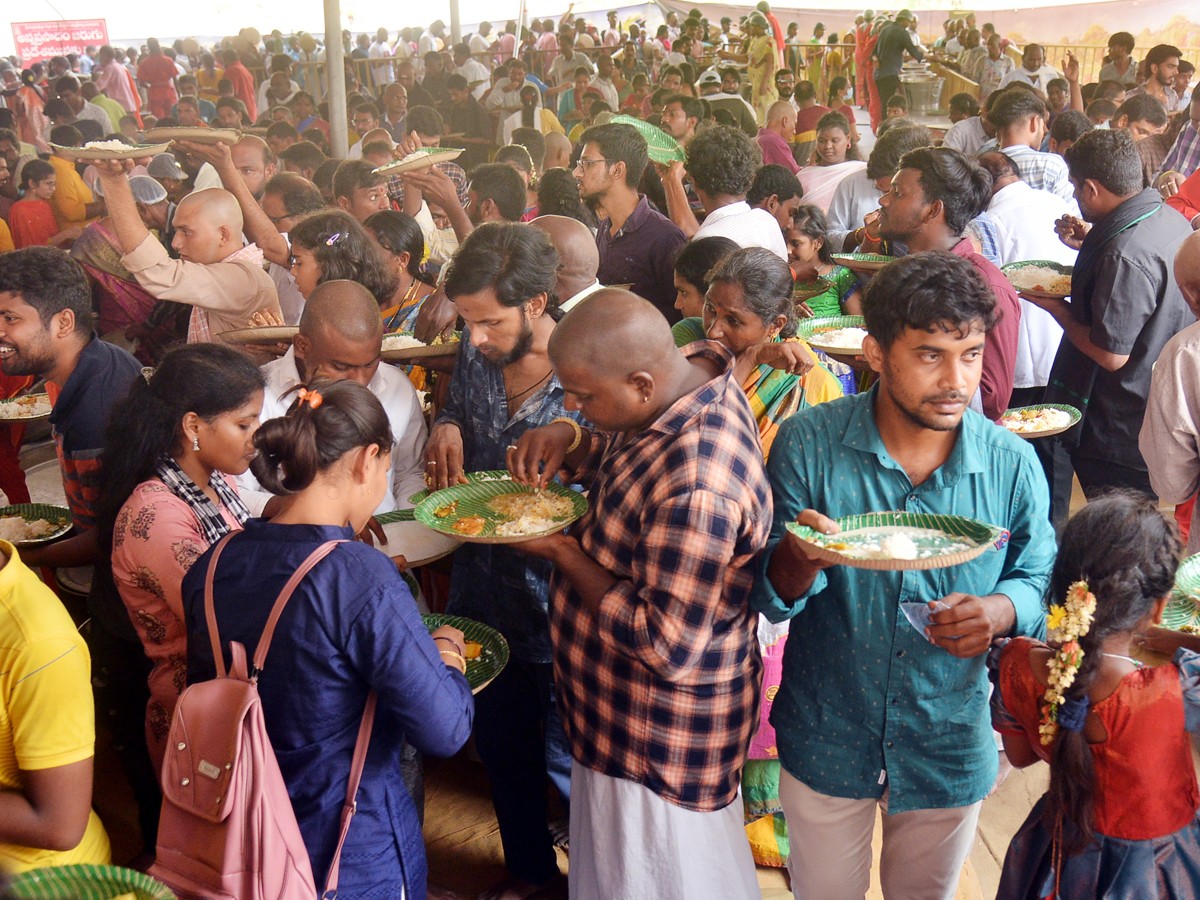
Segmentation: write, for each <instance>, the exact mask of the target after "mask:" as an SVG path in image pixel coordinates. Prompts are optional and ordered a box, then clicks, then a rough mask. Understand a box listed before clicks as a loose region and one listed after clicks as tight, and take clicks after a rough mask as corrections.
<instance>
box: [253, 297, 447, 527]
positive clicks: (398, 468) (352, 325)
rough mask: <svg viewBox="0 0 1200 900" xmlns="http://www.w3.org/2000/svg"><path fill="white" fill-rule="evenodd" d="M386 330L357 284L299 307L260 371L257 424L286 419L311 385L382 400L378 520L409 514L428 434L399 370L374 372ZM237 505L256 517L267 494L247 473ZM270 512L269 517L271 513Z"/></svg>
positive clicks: (420, 487) (421, 484)
mask: <svg viewBox="0 0 1200 900" xmlns="http://www.w3.org/2000/svg"><path fill="white" fill-rule="evenodd" d="M382 341H383V323H382V321H381V320H380V318H379V304H378V303H377V302H376V301H375V298H374V297H373V296H371V293H370V291H368V290H367V289H366V288H365V287H363V286H362V285H361V284H358V283H357V282H354V281H326V282H325V283H324V284H320V285H318V286H317V288H316V290H314V291H313V292H312V294H311V295H310V296H309V298H308V302H307V303H306V304H305V305H304V312H303V313H302V314H301V316H300V331H299V333H298V334H297V335H296V337H295V339H294V340H293V342H292V346H291V348H290V349H289V350H288V352H287V353H285V354H284V355H283V356H281V357H280V358H279V359H276V360H273V361H271V362H269V363H267V364H266V365H264V366H263V367H262V371H263V376H264V377H265V378H266V382H267V384H266V389H265V391H264V394H263V407H262V416H261V417H260V421H262V422H266V421H267V420H268V419H276V418H278V417H280V416H282V415H284V414H285V413H287V410H288V407H289V406H291V404H292V402H293V401H294V400H295V399H296V395H295V394H294V393H293V391H294V389H295V388H296V387H297V386H298V385H304V384H308V383H309V382H311V381H313V380H314V379H316V378H323V379H332V380H334V381H340V380H342V379H344V378H348V379H350V380H351V381H357V382H358V383H359V384H361V385H363V386H364V387H366V388H367V389H368V390H369V391H370V392H371V393H372V394H374V395H375V396H376V397H378V398H379V402H380V403H382V404H383V409H384V412H386V413H387V417H388V424H389V425H391V428H392V437H393V439H394V440H395V444H393V445H392V467H391V469H390V470H389V471H388V490H387V493H386V494H384V496H383V500H382V501H381V502H380V504H379V507H378V508H377V509H376V510H375V512H376V514H380V513H385V512H391V511H392V510H394V509H408V508H410V507H411V506H412V504H411V503H409V502H408V498H409V497H411V496H412V495H413V494H415V493H416V492H417V491H420V490H424V489H425V477H424V476H425V460H424V455H423V454H424V453H425V442H426V440H427V439H428V437H429V431H428V429H427V428H426V426H425V417H424V415H423V414H422V412H421V403H420V400H419V399H418V398H417V392H416V390H415V389H414V388H413V386H412V382H411V381H409V380H408V376H406V375H405V374H404V373H403V372H402V371H401V370H400V369H397V368H396V367H394V366H388V365H380V364H379V351H380V345H381V343H382ZM238 487H239V490H240V492H241V495H242V499H243V500H245V501H246V505H247V507H249V509H250V511H251V512H252V513H254V515H261V514H262V513H263V511H264V508H265V507H266V504H267V502H268V501H269V500H270V499H271V496H272V495H270V494H268V493H266V492H265V491H263V489H262V488H261V487H259V484H258V482H257V481H256V480H255V478H254V476H253V475H252V474H251V473H250V472H249V471H247V472H246V474H245V475H242V476H240V477H239V478H238ZM272 511H273V510H272Z"/></svg>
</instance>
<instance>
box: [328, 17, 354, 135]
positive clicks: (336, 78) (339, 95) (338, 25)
mask: <svg viewBox="0 0 1200 900" xmlns="http://www.w3.org/2000/svg"><path fill="white" fill-rule="evenodd" d="M325 70H326V74H327V75H328V76H329V92H328V93H327V94H326V95H325V99H326V101H327V102H328V103H329V149H330V150H331V151H332V153H333V155H334V157H336V158H337V159H345V158H346V154H347V153H348V152H350V127H349V122H348V120H347V119H346V49H345V47H343V46H342V8H341V2H340V0H325Z"/></svg>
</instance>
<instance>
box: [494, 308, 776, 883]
mask: <svg viewBox="0 0 1200 900" xmlns="http://www.w3.org/2000/svg"><path fill="white" fill-rule="evenodd" d="M692 347H693V348H694V349H692V350H691V352H690V354H689V355H688V356H684V355H683V354H682V353H680V352H678V351H676V350H675V345H674V339H673V338H672V336H671V329H670V327H669V326H668V325H667V323H666V321H665V320H664V319H663V318H662V316H661V315H659V313H658V312H657V311H656V310H655V309H654V307H653V306H651V305H650V304H649V303H648V302H647V301H645V300H643V299H641V298H640V297H637V296H635V295H633V294H630V293H629V292H627V291H621V290H615V289H606V290H603V291H599V292H597V293H596V294H594V295H593V296H592V297H591V298H590V299H589V300H588V301H587V302H586V303H584V304H582V305H581V306H579V307H576V308H575V309H574V310H573V311H572V312H570V313H568V314H567V315H566V317H565V318H564V319H563V320H562V323H561V324H560V325H559V326H558V328H557V329H555V332H554V334H553V335H552V336H551V338H550V344H549V350H550V359H551V361H552V362H553V364H554V370H555V372H557V373H558V377H559V379H560V380H561V382H562V386H563V389H564V390H565V391H566V398H567V403H568V405H569V406H570V407H571V408H573V409H577V410H579V412H580V413H582V415H583V416H584V418H586V419H587V420H588V421H589V422H591V423H593V424H594V425H595V427H596V429H598V430H596V431H588V432H586V433H584V432H582V431H581V430H580V428H579V427H578V426H576V425H574V424H571V423H561V422H554V423H552V424H551V425H549V426H548V427H546V428H540V429H537V430H535V431H531V432H529V433H527V434H526V435H524V437H522V438H521V440H520V442H519V443H518V445H517V447H516V448H515V449H514V450H513V452H512V458H511V459H510V462H509V468H510V470H511V471H512V474H513V477H514V478H516V479H517V480H519V481H523V482H525V483H533V484H538V485H540V484H541V483H542V482H544V480H545V479H546V478H547V477H549V476H550V475H552V474H553V473H554V472H557V471H558V470H559V468H560V467H561V466H562V465H563V464H564V462H565V463H566V466H567V468H568V470H569V471H570V472H571V473H572V474H571V480H573V481H578V482H579V483H581V484H583V485H585V486H587V487H588V488H589V490H590V493H589V502H590V509H589V510H588V512H587V514H586V515H585V516H584V518H583V519H582V520H581V522H580V524H579V527H578V529H577V530H576V531H575V532H574V533H573V534H571V535H569V536H568V535H566V534H563V533H561V532H560V533H559V534H556V535H553V536H550V537H545V538H540V539H536V540H534V541H530V542H527V543H522V544H519V545H517V549H519V550H522V551H524V552H527V553H530V554H532V555H534V556H538V557H542V558H545V559H548V560H550V561H552V562H553V563H554V578H553V582H552V585H553V591H554V593H553V598H552V602H551V608H550V615H551V628H552V634H553V638H554V671H555V678H556V680H557V683H558V685H559V687H560V704H561V707H562V711H563V718H564V725H565V726H566V729H567V737H568V739H569V740H570V743H571V753H572V756H573V757H574V762H573V764H572V766H571V779H572V782H571V872H570V882H571V897H572V898H576V900H610V898H615V897H721V898H725V900H743V898H745V900H749V898H758V897H760V896H761V891H760V890H759V887H758V882H757V878H756V876H755V870H754V863H753V860H752V859H751V856H750V848H749V845H748V844H747V843H746V839H745V834H744V832H743V826H742V822H743V814H742V805H741V803H740V802H737V798H738V782H739V779H740V773H741V769H742V765H743V763H744V762H745V759H746V752H747V750H748V748H749V742H750V736H751V732H752V731H753V729H754V720H755V718H756V711H757V708H758V699H757V697H758V690H759V684H760V680H761V676H762V664H761V661H760V658H759V655H758V644H757V640H756V636H755V635H756V617H755V616H754V615H753V613H751V612H750V609H749V607H748V605H747V603H746V600H747V595H748V594H749V592H750V587H751V582H752V574H751V561H752V560H753V558H754V556H755V554H756V553H758V551H759V550H760V549H761V548H762V547H763V544H764V543H765V541H766V534H767V527H768V520H769V516H770V509H771V500H770V496H769V495H768V492H767V483H766V477H765V474H764V472H763V463H762V449H761V446H760V444H759V441H758V428H757V426H756V425H755V422H754V416H753V413H751V411H750V405H749V403H748V401H747V400H746V396H745V394H744V393H743V391H742V390H741V388H740V387H739V386H738V384H737V382H735V381H733V380H731V379H730V378H728V377H726V373H727V372H728V371H729V370H730V368H731V367H732V365H733V357H732V354H731V353H730V352H729V351H728V350H725V349H723V348H721V347H720V346H719V345H717V344H714V343H711V342H706V343H697V344H695V345H692Z"/></svg>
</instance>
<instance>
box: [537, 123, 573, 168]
mask: <svg viewBox="0 0 1200 900" xmlns="http://www.w3.org/2000/svg"><path fill="white" fill-rule="evenodd" d="M569 168H571V141H570V140H569V139H568V138H567V136H566V135H565V134H559V133H558V132H557V131H552V132H550V133H549V134H547V135H546V155H545V156H543V157H542V171H543V172H549V171H550V170H551V169H569Z"/></svg>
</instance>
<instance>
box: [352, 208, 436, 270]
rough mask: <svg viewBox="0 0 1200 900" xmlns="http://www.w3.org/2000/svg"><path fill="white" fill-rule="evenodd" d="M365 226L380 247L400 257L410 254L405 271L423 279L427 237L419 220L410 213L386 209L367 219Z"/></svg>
mask: <svg viewBox="0 0 1200 900" xmlns="http://www.w3.org/2000/svg"><path fill="white" fill-rule="evenodd" d="M363 225H365V226H366V228H367V230H368V231H370V232H371V233H372V234H373V235H375V240H376V241H378V243H379V246H380V247H382V248H383V249H384V250H386V251H387V252H388V253H391V254H392V255H393V256H399V255H400V254H401V253H407V254H408V265H407V266H405V267H404V270H405V271H406V272H408V274H409V275H411V276H412V277H413V278H420V277H421V259H422V257H424V256H425V235H424V234H423V233H422V232H421V226H420V225H418V224H417V220H416V219H414V218H413V217H412V216H410V215H409V214H408V213H402V212H396V210H394V209H385V210H382V211H380V212H377V213H375V214H373V215H371V216H370V217H368V218H367V220H366V221H365V222H363Z"/></svg>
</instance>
